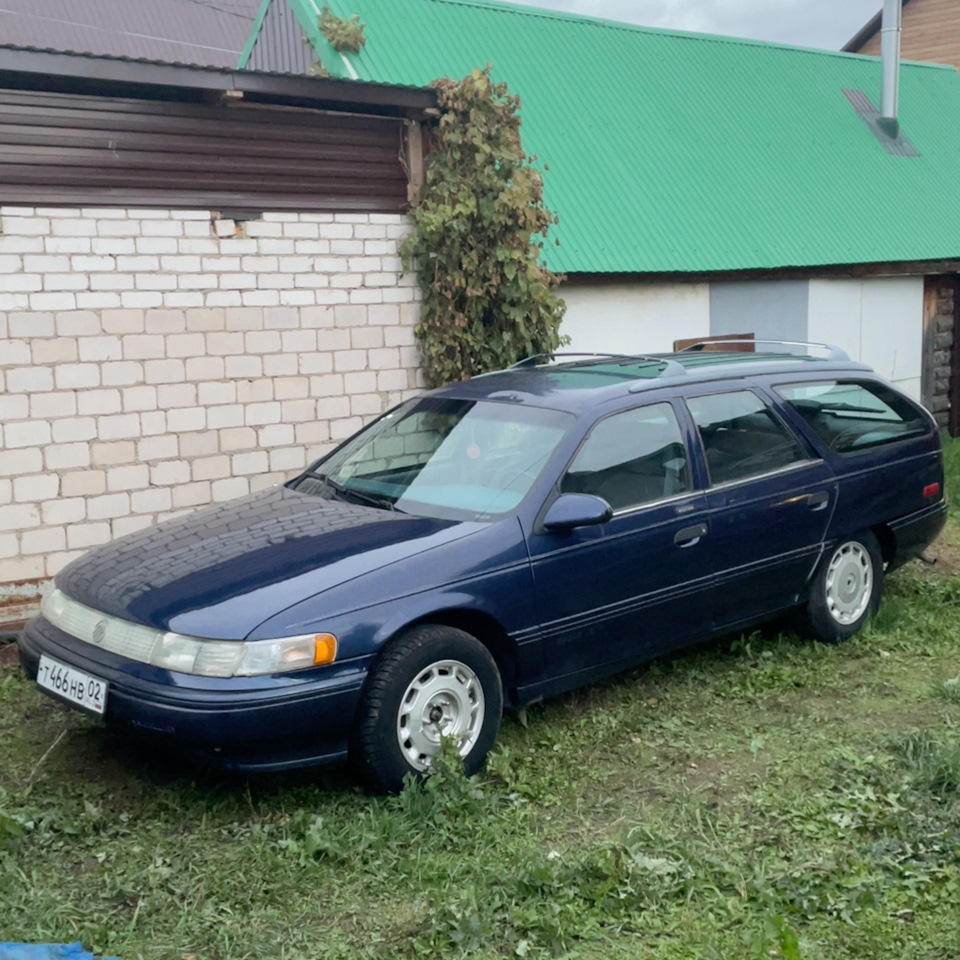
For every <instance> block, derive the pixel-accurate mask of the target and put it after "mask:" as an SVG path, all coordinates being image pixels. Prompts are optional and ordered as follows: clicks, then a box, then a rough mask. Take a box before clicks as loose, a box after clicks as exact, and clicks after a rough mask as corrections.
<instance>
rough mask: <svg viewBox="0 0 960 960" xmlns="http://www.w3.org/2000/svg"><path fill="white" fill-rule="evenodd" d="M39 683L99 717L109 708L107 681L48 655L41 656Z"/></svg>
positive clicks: (38, 673)
mask: <svg viewBox="0 0 960 960" xmlns="http://www.w3.org/2000/svg"><path fill="white" fill-rule="evenodd" d="M37 683H38V684H39V685H40V686H41V687H43V689H44V690H50V691H52V692H53V693H55V694H57V696H59V697H63V698H64V700H69V701H70V703H72V704H75V705H76V706H78V707H82V708H83V709H84V710H89V711H90V712H91V713H95V714H97V715H98V716H101V717H102V716H103V712H104V710H105V709H106V706H107V681H106V680H101V679H100V678H99V677H93V676H91V675H90V674H89V673H84V672H83V671H82V670H77V669H76V667H68V666H67V665H66V664H64V663H60V662H59V661H58V660H53V659H52V658H50V657H48V656H47V655H46V654H41V656H40V667H39V669H38V670H37Z"/></svg>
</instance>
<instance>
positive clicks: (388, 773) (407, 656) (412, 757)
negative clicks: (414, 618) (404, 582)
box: [351, 624, 503, 792]
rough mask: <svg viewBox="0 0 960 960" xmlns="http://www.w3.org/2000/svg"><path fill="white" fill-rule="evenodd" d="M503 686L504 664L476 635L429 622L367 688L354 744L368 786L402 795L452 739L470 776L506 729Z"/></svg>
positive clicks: (392, 652)
mask: <svg viewBox="0 0 960 960" xmlns="http://www.w3.org/2000/svg"><path fill="white" fill-rule="evenodd" d="M502 712H503V689H502V686H501V683H500V673H499V671H498V670H497V665H496V662H495V661H494V659H493V657H492V656H491V655H490V652H489V651H488V650H487V648H486V647H484V646H483V644H482V643H480V641H479V640H477V639H476V638H475V637H472V636H470V634H468V633H464V632H463V631H462V630H455V629H453V628H452V627H444V626H440V625H438V624H424V625H422V626H419V627H415V628H414V629H412V630H411V631H409V632H408V633H406V634H404V635H403V636H401V637H400V638H399V639H397V640H394V641H393V642H392V643H391V644H390V645H389V646H388V647H387V648H386V650H385V651H384V653H383V655H382V656H381V658H380V660H379V662H378V663H377V665H376V667H375V668H374V671H373V673H372V674H371V677H370V679H369V680H368V682H367V686H366V689H365V690H364V694H363V699H362V701H361V704H360V709H359V712H358V714H357V720H356V724H355V728H354V732H353V739H352V743H351V758H352V761H353V764H354V766H355V768H356V769H357V771H358V772H359V774H360V777H361V779H362V780H363V781H364V783H366V785H367V786H368V787H370V788H372V789H374V790H378V791H387V792H390V791H396V790H399V789H400V788H401V787H402V786H403V779H404V777H405V776H406V775H407V774H408V773H413V774H421V773H424V772H426V771H427V770H428V769H429V767H430V761H431V759H432V758H433V757H434V756H436V754H437V753H438V752H439V751H440V745H441V740H442V739H443V738H449V739H451V740H453V742H454V743H455V744H456V747H457V750H458V752H459V753H460V756H461V757H462V758H463V766H464V770H465V772H466V773H467V775H468V776H471V775H473V774H474V773H476V772H477V771H478V770H479V769H480V768H481V767H482V766H483V763H484V761H485V760H486V757H487V754H488V753H489V752H490V748H491V747H492V746H493V742H494V740H495V739H496V736H497V731H498V730H499V728H500V716H501V714H502Z"/></svg>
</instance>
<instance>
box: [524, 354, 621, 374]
mask: <svg viewBox="0 0 960 960" xmlns="http://www.w3.org/2000/svg"><path fill="white" fill-rule="evenodd" d="M558 357H560V358H563V359H564V360H566V359H568V358H571V359H572V358H573V357H590V358H593V359H597V360H601V359H602V360H630V359H632V358H631V357H628V356H627V355H626V354H624V353H576V352H571V353H535V354H533V356H530V357H524V358H523V359H522V360H519V361H518V362H517V363H514V364H511V366H510V369H511V370H521V369H523V368H524V367H536V366H539V365H540V364H541V363H548V362H549V361H551V360H556V359H557V358H558Z"/></svg>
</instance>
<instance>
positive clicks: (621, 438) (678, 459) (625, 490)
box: [560, 403, 690, 510]
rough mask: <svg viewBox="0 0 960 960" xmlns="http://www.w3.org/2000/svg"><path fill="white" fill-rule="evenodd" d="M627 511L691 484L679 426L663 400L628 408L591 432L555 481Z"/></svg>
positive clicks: (561, 485)
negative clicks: (564, 471)
mask: <svg viewBox="0 0 960 960" xmlns="http://www.w3.org/2000/svg"><path fill="white" fill-rule="evenodd" d="M560 489H561V490H562V491H563V493H591V494H593V495H594V496H598V497H603V499H604V500H606V501H607V503H609V504H610V506H611V507H613V509H614V510H628V509H630V508H631V507H637V506H640V505H641V504H644V503H651V502H652V501H654V500H660V499H662V498H664V497H672V496H676V495H678V494H681V493H685V492H686V491H687V490H689V489H690V483H689V479H688V474H687V454H686V450H685V448H684V446H683V438H682V436H681V433H680V426H679V424H678V423H677V418H676V415H675V414H674V412H673V408H672V407H671V406H670V404H668V403H657V404H652V405H651V406H647V407H640V408H638V409H635V410H627V411H625V412H623V413H618V414H614V415H613V416H611V417H607V418H606V419H605V420H601V421H600V422H599V423H598V424H597V425H596V426H595V427H594V428H593V430H591V431H590V435H589V436H588V437H587V440H586V442H585V443H584V444H583V446H582V447H581V448H580V451H579V452H578V453H577V455H576V457H575V458H574V460H573V463H571V464H570V469H569V470H568V471H567V473H566V474H565V475H564V478H563V480H562V481H561V484H560Z"/></svg>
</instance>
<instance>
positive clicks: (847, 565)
mask: <svg viewBox="0 0 960 960" xmlns="http://www.w3.org/2000/svg"><path fill="white" fill-rule="evenodd" d="M882 592H883V558H882V556H881V554H880V545H879V544H878V543H877V538H876V537H875V536H874V535H873V534H872V533H871V532H870V531H869V530H865V531H863V532H862V533H859V534H857V535H856V536H854V537H850V538H848V539H846V540H843V541H842V542H841V543H840V544H839V545H838V546H837V547H836V548H835V549H834V550H832V551H831V552H830V553H829V554H827V555H826V556H825V557H824V558H823V560H822V561H821V562H820V566H819V567H818V568H817V572H816V574H815V576H814V578H813V583H812V584H811V587H810V598H809V600H808V601H807V610H806V620H807V625H808V626H809V628H810V630H811V631H812V633H813V635H814V636H815V637H817V638H818V639H819V640H823V641H825V642H826V643H839V642H840V641H841V640H847V639H849V638H850V637H852V636H853V635H854V634H855V633H857V632H858V631H859V630H860V628H861V627H862V626H863V625H864V623H866V621H867V618H868V617H869V616H870V615H871V614H872V613H874V612H875V611H876V609H877V607H878V605H879V603H880V594H881V593H882Z"/></svg>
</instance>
